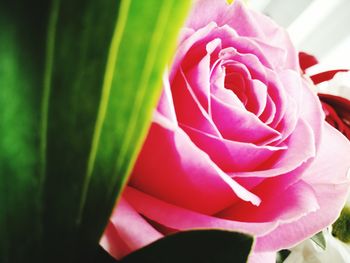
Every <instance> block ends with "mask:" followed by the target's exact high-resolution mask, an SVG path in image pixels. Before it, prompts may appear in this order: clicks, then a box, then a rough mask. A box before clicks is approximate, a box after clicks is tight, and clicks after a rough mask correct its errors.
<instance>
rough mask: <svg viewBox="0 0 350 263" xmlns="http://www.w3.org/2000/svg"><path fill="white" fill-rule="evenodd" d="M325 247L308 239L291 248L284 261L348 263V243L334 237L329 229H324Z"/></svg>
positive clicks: (285, 262) (349, 248)
mask: <svg viewBox="0 0 350 263" xmlns="http://www.w3.org/2000/svg"><path fill="white" fill-rule="evenodd" d="M324 237H325V239H326V244H327V246H326V249H325V250H323V249H322V248H320V247H319V246H318V245H317V244H316V243H315V242H314V241H312V240H311V239H308V240H306V241H304V242H302V243H300V244H299V245H297V246H296V247H294V248H293V249H291V251H292V252H291V253H290V255H289V256H288V258H287V259H286V260H285V261H284V263H329V262H332V263H349V262H350V247H349V245H347V244H345V243H343V242H341V241H340V240H338V239H336V238H334V237H333V236H332V235H331V233H330V230H325V231H324Z"/></svg>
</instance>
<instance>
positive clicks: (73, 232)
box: [41, 0, 120, 262]
mask: <svg viewBox="0 0 350 263" xmlns="http://www.w3.org/2000/svg"><path fill="white" fill-rule="evenodd" d="M119 2H120V1H94V0H76V1H70V0H69V1H68V0H61V1H60V0H54V1H53V2H52V6H51V14H50V22H49V24H48V33H47V41H46V45H47V47H46V72H45V75H43V76H42V78H43V81H44V96H43V102H42V116H43V117H42V123H41V142H42V144H41V145H42V148H41V151H42V152H41V154H42V156H43V159H44V161H45V162H44V164H45V166H44V167H43V173H44V179H45V184H44V199H43V201H44V214H43V215H44V253H45V258H46V260H47V262H80V261H83V259H82V258H81V257H82V256H83V255H86V258H90V257H91V254H93V253H94V249H95V248H96V247H97V243H98V236H95V237H94V239H93V240H84V237H83V236H82V234H81V233H80V232H79V231H80V230H79V227H80V225H79V211H80V203H81V201H80V200H81V198H82V194H83V184H84V181H85V177H86V173H87V163H88V159H89V152H90V149H91V145H92V138H93V133H94V127H95V122H96V118H97V113H98V107H99V103H100V97H101V90H102V85H103V79H104V75H105V70H106V63H107V58H108V55H109V47H110V45H111V41H112V37H113V32H114V28H115V25H116V21H117V17H118V9H119ZM96 194H99V193H96ZM98 211H99V210H96V212H98ZM100 216H104V217H106V215H101V214H95V218H96V217H100ZM105 220H106V219H105ZM94 227H95V228H97V227H98V228H99V229H101V228H103V226H102V225H97V224H96V225H95V226H94ZM100 231H101V230H100ZM81 240H84V243H81V242H80V241H81ZM85 241H86V242H85ZM62 251H65V252H64V253H62ZM84 251H85V252H84ZM52 255H55V257H52ZM67 258H69V261H68V259H67Z"/></svg>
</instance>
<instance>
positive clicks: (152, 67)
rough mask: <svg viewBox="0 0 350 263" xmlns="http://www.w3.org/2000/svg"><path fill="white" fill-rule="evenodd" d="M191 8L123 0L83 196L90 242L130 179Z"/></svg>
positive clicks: (165, 0) (166, 2)
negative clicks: (166, 68) (185, 19)
mask: <svg viewBox="0 0 350 263" xmlns="http://www.w3.org/2000/svg"><path fill="white" fill-rule="evenodd" d="M189 6H190V1H177V0H171V1H169V0H162V1H159V0H150V1H137V0H134V1H123V2H122V5H121V12H120V14H121V15H120V17H119V18H120V19H119V21H118V24H117V28H116V32H115V38H114V39H113V41H112V46H111V49H110V60H109V63H108V64H107V69H106V75H105V82H104V90H103V95H102V99H101V104H100V110H99V116H98V120H97V125H96V128H95V136H94V141H93V147H92V151H91V155H90V160H89V166H88V167H89V168H88V174H87V177H86V182H85V191H86V192H85V195H83V199H82V200H81V224H82V228H81V231H82V233H88V234H90V235H91V236H85V237H84V238H85V239H86V240H93V239H96V236H98V235H100V234H101V232H102V231H103V227H104V226H105V225H106V223H107V221H106V220H107V219H108V217H109V215H110V213H111V211H112V208H113V207H114V204H115V202H116V197H117V196H118V194H120V192H121V190H122V187H123V185H124V184H125V182H126V181H127V178H128V174H129V173H130V170H131V168H132V166H133V164H134V161H135V159H136V156H137V154H138V151H139V149H140V147H141V145H142V142H143V140H144V138H145V136H146V133H147V130H148V127H149V125H150V120H151V116H152V112H153V109H154V107H155V105H156V103H157V100H158V98H159V95H160V92H161V88H162V84H161V81H162V75H163V72H164V69H165V66H166V64H167V63H168V62H169V61H170V58H171V55H172V53H173V51H174V48H175V45H176V39H177V35H178V32H179V29H180V27H181V26H182V24H183V21H184V18H185V16H186V14H187V10H188V8H189ZM96 211H99V213H100V214H99V217H96ZM93 230H96V232H95V233H94V232H93Z"/></svg>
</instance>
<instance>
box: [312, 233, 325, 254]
mask: <svg viewBox="0 0 350 263" xmlns="http://www.w3.org/2000/svg"><path fill="white" fill-rule="evenodd" d="M311 240H312V241H314V242H315V243H316V244H317V245H318V246H319V247H320V248H322V249H323V250H325V249H326V247H327V244H326V239H325V237H324V234H323V231H320V232H318V233H317V234H316V235H314V236H313V237H311Z"/></svg>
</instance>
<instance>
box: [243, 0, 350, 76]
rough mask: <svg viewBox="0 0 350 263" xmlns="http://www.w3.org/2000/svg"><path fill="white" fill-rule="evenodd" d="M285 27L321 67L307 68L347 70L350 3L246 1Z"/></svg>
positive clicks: (349, 66) (338, 0)
mask: <svg viewBox="0 0 350 263" xmlns="http://www.w3.org/2000/svg"><path fill="white" fill-rule="evenodd" d="M247 2H248V5H249V6H250V7H252V8H253V9H256V10H259V11H262V12H263V13H265V14H266V15H268V16H270V17H271V18H272V19H274V20H275V21H276V22H277V23H278V24H279V25H281V26H283V27H284V28H286V29H287V30H288V31H289V33H290V35H291V38H292V41H293V42H294V44H295V46H296V47H297V49H298V50H300V51H305V52H308V53H311V54H313V55H315V56H316V57H317V58H318V60H319V61H320V64H319V65H317V66H315V67H313V68H312V69H310V73H317V72H320V71H324V70H327V69H340V68H347V69H350V0H289V1H286V0H248V1H247Z"/></svg>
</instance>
